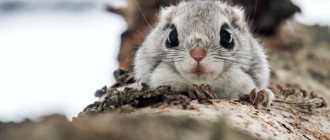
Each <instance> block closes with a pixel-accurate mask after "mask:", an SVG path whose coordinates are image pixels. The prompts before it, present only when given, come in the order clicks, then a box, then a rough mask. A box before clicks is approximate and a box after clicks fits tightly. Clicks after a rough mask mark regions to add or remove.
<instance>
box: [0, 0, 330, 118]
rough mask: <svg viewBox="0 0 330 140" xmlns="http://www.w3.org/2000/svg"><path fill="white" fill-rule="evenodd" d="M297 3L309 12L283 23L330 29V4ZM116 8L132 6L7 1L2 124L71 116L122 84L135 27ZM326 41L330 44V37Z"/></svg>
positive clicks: (0, 57)
mask: <svg viewBox="0 0 330 140" xmlns="http://www.w3.org/2000/svg"><path fill="white" fill-rule="evenodd" d="M129 1H130V0H129ZM293 3H294V4H296V5H297V6H299V7H300V9H301V11H302V12H301V13H300V14H296V15H295V16H294V20H290V21H287V22H285V23H284V24H287V25H288V27H290V28H292V29H293V30H294V28H295V27H294V25H295V24H293V23H291V22H293V21H294V22H295V21H298V22H299V23H303V24H306V25H308V26H312V25H314V24H318V25H322V26H328V25H330V18H328V17H330V10H329V9H328V7H329V5H330V1H329V0H313V1H311V0H293ZM109 5H111V7H112V8H113V7H115V8H121V7H125V6H128V5H129V3H128V2H125V1H124V0H1V1H0V121H4V122H8V121H21V120H23V119H24V118H31V119H35V118H38V117H39V116H42V115H45V114H51V113H61V114H65V115H66V116H67V117H68V118H72V117H73V116H76V115H77V113H79V112H80V111H82V109H83V108H84V107H85V106H86V105H88V104H90V103H92V102H94V101H95V100H96V98H94V92H95V91H96V90H97V89H99V88H101V87H102V86H104V85H111V84H113V83H114V82H115V80H114V78H113V76H112V73H113V71H114V70H116V69H117V68H118V67H120V66H119V63H118V61H117V55H118V52H119V48H120V47H119V46H120V45H121V40H120V39H121V34H122V33H123V32H125V30H127V27H128V26H129V24H127V23H126V22H125V18H123V17H122V16H119V15H117V14H114V13H112V12H109V11H111V10H109ZM275 8H276V7H275ZM126 21H127V19H126ZM128 23H129V22H128ZM291 26H293V27H291ZM326 29H329V28H328V27H326ZM322 37H323V38H325V40H330V36H322ZM326 47H328V48H330V46H327V45H326ZM327 53H330V52H327ZM274 61H276V60H274ZM327 62H328V61H327ZM122 67H126V66H122ZM325 70H328V69H325ZM325 85H326V84H325Z"/></svg>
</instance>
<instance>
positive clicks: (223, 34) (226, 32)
mask: <svg viewBox="0 0 330 140" xmlns="http://www.w3.org/2000/svg"><path fill="white" fill-rule="evenodd" d="M220 44H221V46H222V47H224V48H226V49H229V50H232V49H233V47H234V45H235V43H234V38H233V34H232V32H231V31H230V29H229V26H228V24H224V25H222V27H221V31H220Z"/></svg>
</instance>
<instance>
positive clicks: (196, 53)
mask: <svg viewBox="0 0 330 140" xmlns="http://www.w3.org/2000/svg"><path fill="white" fill-rule="evenodd" d="M190 55H191V57H192V58H194V59H195V60H196V61H197V62H199V61H201V60H202V59H203V58H204V57H205V56H206V51H205V49H204V48H202V47H197V48H194V49H192V50H191V51H190Z"/></svg>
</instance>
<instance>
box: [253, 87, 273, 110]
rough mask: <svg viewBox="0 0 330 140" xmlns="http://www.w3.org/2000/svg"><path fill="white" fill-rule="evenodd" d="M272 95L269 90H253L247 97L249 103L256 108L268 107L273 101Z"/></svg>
mask: <svg viewBox="0 0 330 140" xmlns="http://www.w3.org/2000/svg"><path fill="white" fill-rule="evenodd" d="M274 98H275V97H274V93H273V92H272V91H271V90H269V89H262V90H259V89H258V88H255V89H253V90H252V91H251V93H250V95H249V102H250V103H251V104H252V105H254V106H255V107H256V108H259V107H260V106H263V107H266V108H267V107H269V106H270V105H271V103H272V101H273V100H274Z"/></svg>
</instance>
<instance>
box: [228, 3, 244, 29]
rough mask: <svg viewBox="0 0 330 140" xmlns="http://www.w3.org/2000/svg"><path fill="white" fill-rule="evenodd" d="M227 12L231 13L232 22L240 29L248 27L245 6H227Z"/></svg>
mask: <svg viewBox="0 0 330 140" xmlns="http://www.w3.org/2000/svg"><path fill="white" fill-rule="evenodd" d="M225 11H226V13H227V14H228V15H229V16H228V17H229V20H230V22H231V24H232V25H233V26H234V27H236V28H239V29H244V28H245V27H246V22H245V14H244V10H243V8H239V7H226V8H225Z"/></svg>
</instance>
